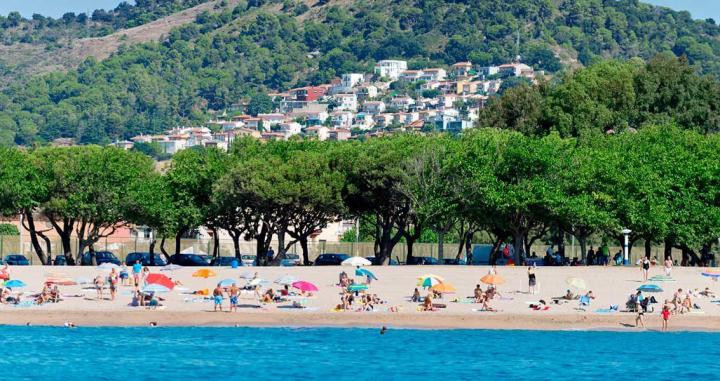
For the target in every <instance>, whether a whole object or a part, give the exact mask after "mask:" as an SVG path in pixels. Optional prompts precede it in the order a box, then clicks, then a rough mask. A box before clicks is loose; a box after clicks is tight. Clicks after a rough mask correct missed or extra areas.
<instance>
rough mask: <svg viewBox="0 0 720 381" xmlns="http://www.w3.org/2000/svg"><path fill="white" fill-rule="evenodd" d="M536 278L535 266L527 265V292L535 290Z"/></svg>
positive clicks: (534, 291)
mask: <svg viewBox="0 0 720 381" xmlns="http://www.w3.org/2000/svg"><path fill="white" fill-rule="evenodd" d="M536 286H537V279H536V277H535V266H534V265H533V266H530V267H528V293H529V294H533V295H534V294H535V293H536V292H537V287H536Z"/></svg>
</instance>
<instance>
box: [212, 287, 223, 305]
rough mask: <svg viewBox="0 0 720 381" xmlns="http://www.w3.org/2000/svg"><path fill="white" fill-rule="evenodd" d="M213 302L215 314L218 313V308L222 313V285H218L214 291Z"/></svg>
mask: <svg viewBox="0 0 720 381" xmlns="http://www.w3.org/2000/svg"><path fill="white" fill-rule="evenodd" d="M213 302H214V303H215V308H214V310H215V312H217V311H218V308H219V309H220V311H221V312H222V302H223V289H222V287H220V283H218V284H217V286H215V289H214V290H213Z"/></svg>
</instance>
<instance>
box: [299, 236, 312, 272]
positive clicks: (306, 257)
mask: <svg viewBox="0 0 720 381" xmlns="http://www.w3.org/2000/svg"><path fill="white" fill-rule="evenodd" d="M299 241H300V250H302V256H303V265H304V266H310V250H308V240H307V237H306V236H304V235H302V236H300V239H299Z"/></svg>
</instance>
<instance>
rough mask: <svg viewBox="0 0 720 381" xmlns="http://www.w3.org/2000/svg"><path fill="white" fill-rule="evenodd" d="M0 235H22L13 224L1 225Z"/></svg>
mask: <svg viewBox="0 0 720 381" xmlns="http://www.w3.org/2000/svg"><path fill="white" fill-rule="evenodd" d="M0 235H20V230H18V228H17V226H15V225H13V224H0Z"/></svg>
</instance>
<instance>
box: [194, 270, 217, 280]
mask: <svg viewBox="0 0 720 381" xmlns="http://www.w3.org/2000/svg"><path fill="white" fill-rule="evenodd" d="M192 276H194V277H195V278H205V279H207V278H212V277H214V276H217V274H215V272H214V271H212V270H209V269H200V270H198V271H195V272H194V273H193V274H192Z"/></svg>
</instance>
